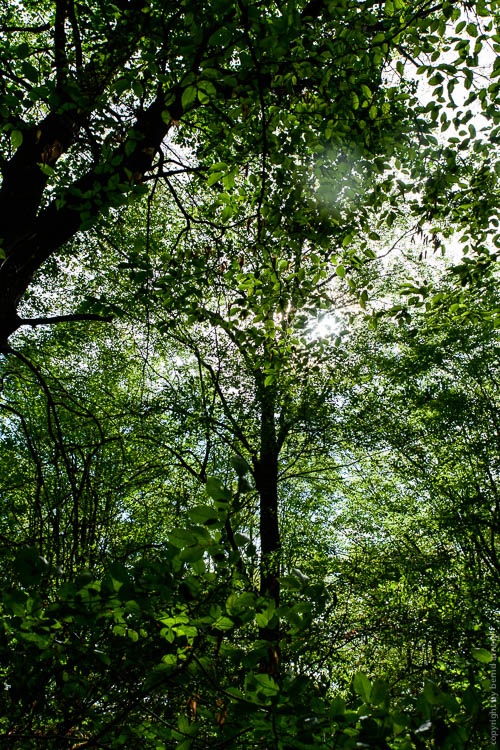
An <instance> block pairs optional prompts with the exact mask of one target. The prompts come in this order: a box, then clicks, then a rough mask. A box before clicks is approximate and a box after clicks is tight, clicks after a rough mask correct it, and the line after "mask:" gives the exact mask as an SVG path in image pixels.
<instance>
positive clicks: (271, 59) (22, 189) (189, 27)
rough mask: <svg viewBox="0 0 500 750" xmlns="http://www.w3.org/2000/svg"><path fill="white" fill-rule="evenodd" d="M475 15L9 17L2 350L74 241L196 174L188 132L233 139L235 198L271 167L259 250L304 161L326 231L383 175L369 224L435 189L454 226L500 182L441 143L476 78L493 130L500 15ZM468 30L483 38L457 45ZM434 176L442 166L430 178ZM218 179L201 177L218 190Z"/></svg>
mask: <svg viewBox="0 0 500 750" xmlns="http://www.w3.org/2000/svg"><path fill="white" fill-rule="evenodd" d="M461 9H462V5H461V4H459V3H451V2H446V1H444V2H440V3H438V4H437V5H435V4H433V3H430V2H428V0H423V1H422V2H420V3H417V5H415V4H414V3H412V4H411V5H409V4H407V3H405V2H402V0H401V2H399V1H398V2H397V3H385V2H384V3H379V2H366V3H363V4H361V5H360V6H359V5H354V4H351V3H349V2H348V1H347V0H339V1H338V2H332V3H329V4H323V3H315V2H309V3H307V4H306V3H302V2H299V3H297V4H295V3H294V4H292V5H291V6H290V5H287V7H286V10H285V9H284V8H282V7H281V5H280V3H276V4H272V5H269V4H266V5H265V6H261V5H260V4H259V3H257V4H249V5H247V4H245V3H244V2H236V3H234V4H231V5H229V6H228V5H226V3H225V2H216V3H212V4H207V5H206V6H203V8H202V9H201V10H200V8H199V6H198V5H196V6H191V4H189V3H188V4H184V5H182V6H179V5H178V4H173V5H169V4H167V3H164V2H152V3H149V2H145V1H141V0H133V1H132V0H131V1H130V2H120V3H117V4H114V5H111V4H110V5H106V6H104V7H103V6H102V3H87V4H86V5H85V6H83V5H81V6H76V5H75V4H74V3H73V2H72V0H57V2H55V3H51V2H46V3H44V4H43V5H42V6H41V5H40V3H31V2H30V3H25V4H24V5H23V7H22V8H19V7H18V6H16V5H10V6H7V7H6V9H5V10H4V11H3V15H2V19H1V21H0V22H1V24H2V28H3V31H4V33H5V34H6V42H5V44H4V46H3V48H2V51H1V54H2V61H3V65H2V70H3V74H2V75H3V83H2V87H3V88H2V100H1V107H2V118H3V126H2V129H3V133H4V136H3V138H4V141H3V149H4V153H3V164H2V187H1V190H0V211H1V215H2V227H1V230H0V236H1V238H2V252H3V254H4V255H5V257H4V259H3V263H2V266H1V269H0V288H1V290H2V295H1V299H2V310H1V318H2V339H3V344H2V346H3V348H4V349H5V347H6V346H7V339H8V337H9V336H10V334H11V333H12V332H13V331H15V330H17V328H18V327H19V326H20V325H21V324H22V323H21V321H20V320H19V315H18V312H17V310H18V306H19V304H20V302H21V300H22V298H23V295H24V294H25V292H26V290H27V289H28V287H29V285H30V283H31V279H32V278H33V275H34V274H35V273H36V272H37V271H38V270H39V269H40V268H41V267H42V266H43V264H44V263H45V262H46V261H47V260H48V259H49V258H51V257H52V256H54V255H55V254H56V253H58V252H60V248H62V247H63V245H64V243H67V242H68V241H69V240H71V239H72V238H73V237H74V236H75V235H76V234H77V232H82V231H83V232H85V231H86V230H87V229H88V227H89V226H90V225H91V224H92V222H93V221H94V220H95V219H96V218H97V217H99V216H100V215H103V214H105V213H106V212H108V211H109V210H113V207H116V206H117V205H120V204H122V203H123V202H124V201H127V200H128V199H129V198H132V197H133V196H134V195H137V194H141V193H143V192H144V191H145V190H146V188H145V182H147V180H148V179H150V178H153V179H155V176H157V175H163V176H165V175H166V176H167V177H168V175H172V174H173V173H176V172H178V171H179V169H180V170H181V171H182V170H185V169H186V168H185V167H184V166H179V165H178V164H176V160H175V159H173V158H172V157H171V154H170V153H169V151H168V149H167V147H166V145H165V139H166V137H167V135H168V134H169V133H170V132H171V131H172V128H174V129H175V126H176V125H178V124H179V123H182V127H183V128H184V129H185V131H186V133H188V135H187V136H186V140H185V142H186V144H187V145H188V146H189V147H191V148H194V147H197V146H199V148H198V152H199V153H205V155H207V154H208V153H209V149H212V148H215V147H216V146H218V147H219V148H215V150H216V151H220V146H221V143H220V141H221V138H222V141H223V144H222V146H223V148H222V150H223V151H225V153H226V154H227V156H228V162H229V167H230V169H229V170H228V172H227V173H226V178H225V179H226V181H227V184H229V183H230V182H231V180H232V177H231V175H232V174H234V169H236V168H238V167H241V166H242V162H243V163H244V162H245V160H246V155H249V154H252V155H254V156H255V155H258V156H259V158H260V169H259V170H258V171H257V173H256V174H255V175H254V182H253V184H254V192H253V199H252V200H253V205H254V211H255V214H256V221H257V234H258V233H259V232H260V230H261V228H262V222H263V220H264V216H263V215H262V197H263V195H264V193H265V190H266V184H267V183H268V182H269V181H270V180H271V179H274V178H278V179H280V178H281V177H282V175H283V174H286V173H287V172H290V173H291V177H290V180H289V181H287V182H286V184H290V183H291V184H292V190H291V192H290V195H291V196H293V189H294V188H298V190H299V193H300V183H301V181H302V180H303V177H304V170H305V171H306V173H307V169H308V167H309V165H310V164H311V159H310V157H309V159H308V163H307V164H304V163H302V165H301V166H299V167H298V168H297V167H296V166H295V164H294V161H296V159H295V156H296V155H297V154H300V153H304V152H307V153H312V154H314V153H315V154H316V159H317V158H318V155H319V159H320V162H323V164H321V163H318V162H317V169H318V170H319V174H318V179H320V181H321V182H322V183H323V184H322V189H323V203H324V206H325V208H324V209H323V212H322V218H321V223H322V225H324V224H325V222H326V223H327V224H329V225H330V226H331V225H332V224H333V225H334V226H335V225H338V224H339V223H342V222H341V220H339V217H338V216H336V215H335V210H333V211H332V209H331V206H332V201H337V199H338V198H339V193H338V185H337V183H338V177H339V175H341V174H342V172H346V171H347V172H349V171H350V172H351V175H352V181H353V186H355V185H356V181H357V177H358V174H359V172H360V171H361V172H362V171H365V172H367V171H368V172H370V173H372V174H373V173H375V174H376V175H379V176H380V177H379V178H378V179H377V181H376V188H375V189H374V192H373V194H372V196H371V198H370V197H368V196H365V197H364V198H363V199H362V200H360V201H359V204H358V212H360V213H361V218H363V216H366V213H367V212H370V211H371V212H373V211H379V210H382V209H383V210H384V214H385V217H386V219H387V221H389V222H392V221H394V209H396V210H397V205H398V198H397V196H398V195H400V196H401V195H404V194H405V193H409V192H414V191H417V192H418V188H419V186H420V187H422V188H423V193H422V195H423V200H422V203H421V204H418V205H417V203H416V204H415V205H416V210H417V214H418V216H420V217H429V218H431V219H433V218H436V219H437V218H438V216H439V212H440V211H442V210H444V209H443V201H447V202H448V203H447V205H450V196H451V193H452V192H453V190H455V188H456V187H457V186H459V185H463V188H461V190H466V189H467V188H466V187H465V185H466V183H467V178H468V177H469V178H470V179H471V180H472V181H474V180H475V181H476V184H477V180H478V179H479V176H481V175H483V176H484V174H485V173H484V170H485V169H487V170H488V174H490V175H492V172H491V168H489V167H488V168H487V167H486V166H485V163H486V159H489V160H490V155H489V153H487V148H486V144H484V143H483V142H481V141H479V140H478V139H477V140H475V141H474V151H475V154H476V162H479V165H477V164H474V163H473V164H472V165H471V166H469V164H468V162H467V161H464V162H463V163H459V162H457V159H456V154H455V151H456V149H455V150H454V149H453V146H454V145H455V146H456V142H455V141H453V143H452V144H451V146H450V147H448V148H443V147H442V146H441V145H439V144H437V145H436V143H435V140H436V139H435V137H434V136H433V135H431V131H432V129H433V128H435V127H436V126H437V124H438V119H439V117H440V114H441V113H443V117H442V118H441V123H444V124H442V128H444V126H445V124H447V123H448V122H449V117H448V115H447V113H446V111H444V110H443V105H444V103H445V96H446V91H445V88H444V83H445V81H446V79H447V78H448V80H449V86H448V94H449V96H450V97H452V93H453V89H454V88H455V87H456V84H457V80H458V78H459V77H460V76H461V75H462V74H463V75H465V77H466V85H467V87H471V86H472V87H473V90H472V93H471V94H470V96H469V99H468V102H473V101H474V100H477V101H478V102H479V103H480V105H481V107H482V110H483V113H484V114H485V116H494V111H495V110H494V105H495V101H496V99H495V97H496V96H497V86H496V84H492V85H491V86H490V87H489V89H487V88H486V87H484V88H481V89H479V90H478V89H476V88H474V87H475V86H476V82H475V78H474V67H475V66H477V65H478V64H479V57H478V55H479V52H480V50H481V47H482V44H483V42H485V41H487V40H488V38H489V36H488V35H489V34H492V33H494V19H495V7H494V4H489V3H483V2H477V3H473V4H472V6H471V5H470V3H465V4H464V5H463V14H464V18H463V19H462V16H461ZM471 14H474V15H471ZM483 19H484V21H483ZM467 21H469V23H468V25H466V33H467V34H468V37H465V38H464V37H462V36H461V37H458V36H453V33H454V32H455V34H456V33H459V32H462V30H463V25H464V23H465V24H467ZM457 29H458V30H459V32H457ZM450 34H451V36H450ZM436 44H442V45H443V47H444V49H448V48H455V49H456V51H457V53H458V58H457V60H455V61H454V62H453V63H447V62H446V63H444V62H442V59H441V56H440V55H439V53H434V46H433V45H436ZM432 53H434V54H432ZM427 54H431V60H430V61H429V60H427V59H426V60H425V62H424V61H422V65H420V68H419V70H420V71H424V72H425V73H426V74H427V75H428V76H429V80H430V83H431V85H433V86H435V89H434V93H435V95H436V97H437V100H436V101H434V102H431V103H430V104H429V105H427V106H426V107H422V106H421V105H420V104H419V103H418V101H417V99H416V98H415V97H414V95H413V94H412V93H411V88H412V87H411V85H408V84H406V83H405V69H404V65H403V62H401V59H402V60H403V61H404V60H406V61H409V63H411V64H416V65H418V63H419V56H420V55H423V56H425V55H427ZM395 57H400V58H401V59H400V60H399V62H398V63H397V70H396V71H395V73H394V75H395V76H396V82H395V84H394V85H393V84H389V85H388V84H387V83H386V81H385V79H384V76H383V70H384V69H385V68H387V66H390V65H391V64H392V63H393V61H394V59H395ZM318 60H321V61H322V65H318V64H317V61H318ZM415 61H416V62H415ZM451 101H452V106H453V107H454V106H455V105H454V103H453V100H452V99H451ZM470 117H471V115H470V112H469V111H468V110H467V109H466V110H465V111H464V112H463V113H460V112H458V113H456V114H455V117H454V119H453V122H454V125H455V127H456V128H457V129H459V128H460V126H461V124H465V123H466V122H467V121H469V120H470ZM460 132H461V131H460V130H459V135H458V136H453V138H458V144H459V146H460V148H462V145H463V148H467V145H468V144H469V142H470V138H471V134H469V133H464V135H460ZM471 132H472V131H471ZM452 140H453V139H452ZM460 144H462V145H460ZM328 151H330V154H328ZM325 156H328V159H327V160H326V161H325ZM391 157H392V158H395V159H396V162H397V163H399V164H401V165H404V166H403V171H406V173H407V175H408V182H407V183H405V181H404V180H399V181H398V180H395V179H394V178H393V176H391V171H392V167H391V164H390V162H389V161H387V160H388V158H389V159H390V158H391ZM354 160H355V161H356V169H355V170H354V171H353V166H354V165H353V161H354ZM398 160H399V162H398ZM433 161H434V162H435V164H436V168H435V170H433V168H432V167H431V174H430V175H429V174H428V170H429V165H430V164H432V163H433ZM460 161H462V159H460ZM490 161H491V160H490ZM204 166H205V165H204V164H202V165H200V166H197V165H195V166H194V167H193V168H192V169H194V171H195V172H197V171H198V173H199V174H200V175H201V176H202V177H203V175H205V176H206V173H205V172H204V170H203V167H204ZM481 170H483V171H481ZM292 178H293V179H292ZM213 179H214V176H213V175H212V176H210V177H209V182H212V181H213ZM464 180H465V182H464ZM352 189H353V188H351V190H352ZM354 189H355V187H354ZM450 191H451V192H450ZM462 195H463V192H461V193H460V194H458V193H455V194H453V200H452V201H451V205H453V211H454V216H453V222H459V221H460V220H465V219H464V217H466V216H468V213H467V212H468V211H469V207H470V206H469V204H463V200H462V198H461V196H462ZM295 199H296V200H297V199H298V200H300V194H299V195H297V196H295ZM462 204H463V205H462ZM296 205H297V203H295V205H288V206H287V213H289V214H290V215H293V213H294V212H295V206H296ZM384 205H385V206H387V207H386V208H383V207H384ZM476 205H478V206H479V204H476V203H474V206H476ZM474 210H475V209H474ZM478 210H479V209H478ZM492 210H494V209H493V208H492V207H491V205H490V203H487V204H486V203H484V201H483V202H481V207H480V211H479V213H478V214H477V221H476V224H475V226H476V232H477V231H481V232H483V229H482V228H481V227H484V226H485V225H486V224H488V222H489V220H490V218H491V211H492ZM332 213H333V215H332ZM476 213H477V212H476ZM325 214H326V215H325ZM301 215H302V211H299V216H301ZM314 215H315V212H313V214H312V216H313V217H314ZM227 216H228V214H226V219H223V221H224V220H227ZM302 221H308V219H307V218H305V217H304V219H303V220H302ZM355 231H356V225H354V226H352V227H351V226H349V223H347V225H344V226H343V237H344V240H345V244H347V243H348V242H349V240H348V239H347V238H350V237H351V236H352V233H353V232H355ZM483 233H484V232H483ZM337 236H338V233H337ZM38 322H40V321H38Z"/></svg>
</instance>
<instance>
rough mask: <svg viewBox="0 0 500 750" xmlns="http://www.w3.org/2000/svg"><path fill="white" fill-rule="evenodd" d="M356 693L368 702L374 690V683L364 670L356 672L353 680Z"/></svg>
mask: <svg viewBox="0 0 500 750" xmlns="http://www.w3.org/2000/svg"><path fill="white" fill-rule="evenodd" d="M352 684H353V687H354V690H355V691H356V693H357V694H358V695H359V696H360V697H361V698H363V700H364V701H365V702H366V703H368V702H369V700H370V694H371V690H372V684H371V682H370V680H369V679H368V677H367V676H366V675H365V673H364V672H356V674H355V675H354V679H353V681H352Z"/></svg>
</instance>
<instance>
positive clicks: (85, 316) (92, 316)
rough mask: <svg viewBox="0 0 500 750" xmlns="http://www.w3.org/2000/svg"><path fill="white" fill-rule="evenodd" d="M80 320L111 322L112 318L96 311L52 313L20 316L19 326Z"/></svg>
mask: <svg viewBox="0 0 500 750" xmlns="http://www.w3.org/2000/svg"><path fill="white" fill-rule="evenodd" d="M81 320H98V321H101V322H102V323H111V321H112V320H113V318H112V316H111V315H98V314H97V313H74V314H73V315H53V316H52V317H48V318H46V317H41V318H21V319H20V323H19V327H21V326H31V327H32V328H35V326H45V325H52V324H53V323H74V322H77V321H81Z"/></svg>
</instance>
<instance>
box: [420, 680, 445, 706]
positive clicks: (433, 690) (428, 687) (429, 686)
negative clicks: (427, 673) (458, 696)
mask: <svg viewBox="0 0 500 750" xmlns="http://www.w3.org/2000/svg"><path fill="white" fill-rule="evenodd" d="M423 692H424V698H425V700H426V701H427V703H430V704H431V706H437V705H439V704H441V703H442V694H441V690H440V689H439V688H438V686H437V685H436V684H435V683H434V682H432V681H431V680H427V682H426V683H425V685H424V691H423Z"/></svg>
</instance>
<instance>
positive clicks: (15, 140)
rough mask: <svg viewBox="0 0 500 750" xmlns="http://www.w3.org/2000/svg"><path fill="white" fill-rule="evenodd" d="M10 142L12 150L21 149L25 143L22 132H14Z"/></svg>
mask: <svg viewBox="0 0 500 750" xmlns="http://www.w3.org/2000/svg"><path fill="white" fill-rule="evenodd" d="M10 142H11V144H12V148H14V149H16V148H19V146H20V145H21V143H22V142H23V134H22V132H21V131H20V130H13V131H12V132H11V134H10Z"/></svg>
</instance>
